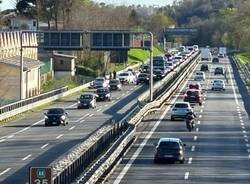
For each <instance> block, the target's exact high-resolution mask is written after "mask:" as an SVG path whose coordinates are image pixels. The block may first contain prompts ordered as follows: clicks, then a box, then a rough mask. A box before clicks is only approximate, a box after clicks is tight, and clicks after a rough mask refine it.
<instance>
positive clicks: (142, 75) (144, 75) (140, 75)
mask: <svg viewBox="0 0 250 184" xmlns="http://www.w3.org/2000/svg"><path fill="white" fill-rule="evenodd" d="M139 77H147V74H145V73H141V74H139Z"/></svg>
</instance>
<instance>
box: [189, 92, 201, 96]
mask: <svg viewBox="0 0 250 184" xmlns="http://www.w3.org/2000/svg"><path fill="white" fill-rule="evenodd" d="M187 95H188V96H198V95H199V91H187Z"/></svg>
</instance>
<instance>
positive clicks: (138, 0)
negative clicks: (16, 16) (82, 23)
mask: <svg viewBox="0 0 250 184" xmlns="http://www.w3.org/2000/svg"><path fill="white" fill-rule="evenodd" d="M2 1H3V3H2V5H1V6H0V9H1V10H5V9H12V8H14V7H15V2H16V0H2ZM94 1H95V2H98V3H100V2H104V3H105V4H115V5H132V4H135V5H138V4H140V5H147V6H149V5H152V6H165V5H168V4H172V3H173V1H174V0H94Z"/></svg>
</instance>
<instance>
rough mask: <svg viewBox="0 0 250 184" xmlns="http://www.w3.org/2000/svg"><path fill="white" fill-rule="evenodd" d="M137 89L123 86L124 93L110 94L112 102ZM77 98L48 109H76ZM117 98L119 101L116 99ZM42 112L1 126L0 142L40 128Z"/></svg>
mask: <svg viewBox="0 0 250 184" xmlns="http://www.w3.org/2000/svg"><path fill="white" fill-rule="evenodd" d="M137 88H138V89H140V88H141V87H136V86H133V85H127V86H124V89H123V90H124V91H115V92H112V96H113V97H112V99H113V100H114V101H119V99H120V96H121V95H123V94H125V95H124V96H128V95H129V92H132V91H133V90H135V89H137ZM78 96H79V95H78ZM78 96H77V97H78ZM77 97H75V96H72V97H70V100H69V99H66V100H65V99H62V100H58V101H57V102H56V103H55V104H52V105H50V106H49V107H48V108H53V107H64V108H67V109H69V110H70V109H76V98H77ZM118 97H119V99H118ZM98 104H99V103H98ZM48 108H47V109H48ZM88 111H89V110H85V111H82V112H83V113H84V114H80V116H84V115H85V113H86V114H88ZM90 111H91V109H90ZM44 112H46V110H40V111H38V112H33V113H30V112H29V113H26V114H23V115H20V116H21V117H22V118H21V119H17V120H14V121H12V122H9V123H8V124H7V125H5V126H2V127H1V129H0V140H6V139H9V138H12V137H14V136H15V135H16V134H19V133H23V132H25V131H26V130H28V129H30V128H31V127H36V126H40V125H41V124H44V120H43V118H44ZM73 121H74V119H73ZM13 135H14V136H13Z"/></svg>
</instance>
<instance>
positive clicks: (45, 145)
mask: <svg viewBox="0 0 250 184" xmlns="http://www.w3.org/2000/svg"><path fill="white" fill-rule="evenodd" d="M48 145H49V144H44V145H43V146H42V147H41V149H44V148H45V147H47V146H48Z"/></svg>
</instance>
